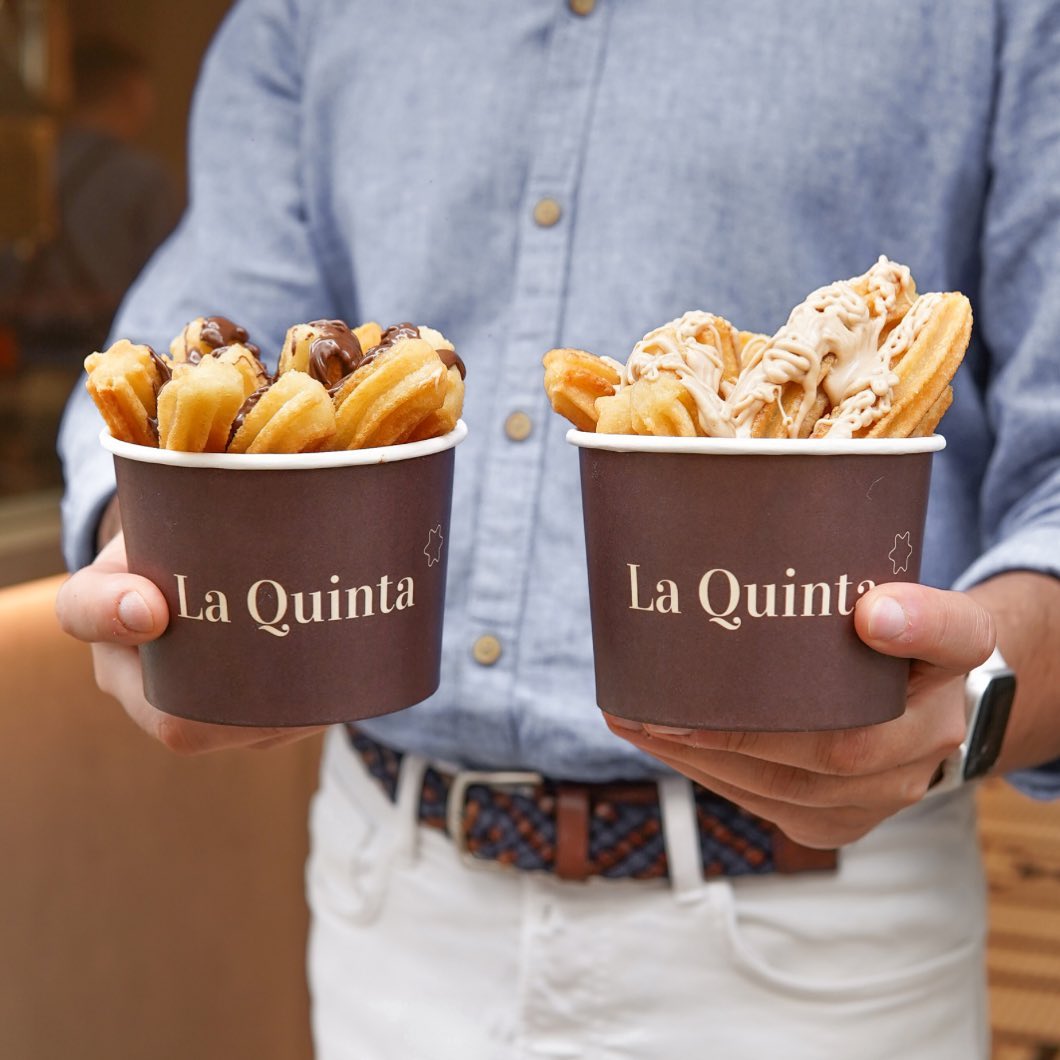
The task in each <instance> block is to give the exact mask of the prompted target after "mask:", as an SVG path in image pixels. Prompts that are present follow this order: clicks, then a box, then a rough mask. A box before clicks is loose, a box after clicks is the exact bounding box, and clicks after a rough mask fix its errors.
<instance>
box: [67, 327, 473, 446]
mask: <svg viewBox="0 0 1060 1060" xmlns="http://www.w3.org/2000/svg"><path fill="white" fill-rule="evenodd" d="M169 350H170V354H169V357H165V356H159V355H157V354H156V353H155V352H154V351H153V350H152V349H151V348H150V347H149V346H143V345H135V344H133V343H131V342H128V341H125V340H120V341H118V342H116V343H115V344H114V345H113V346H112V347H111V348H110V349H109V350H107V351H106V352H104V353H94V354H92V355H90V356H89V357H88V358H87V359H86V361H85V367H86V370H87V371H88V382H87V388H88V391H89V393H90V394H91V395H92V398H93V400H94V401H95V403H96V405H97V406H98V407H99V409H100V412H101V413H102V414H103V416H104V419H105V420H106V423H107V426H108V428H109V430H110V432H111V434H112V435H113V436H114V437H116V438H120V439H121V440H123V441H128V442H134V443H136V444H138V445H148V446H160V447H162V448H166V449H180V450H184V451H187V452H224V451H227V452H231V453H301V452H314V451H318V450H321V449H334V448H363V447H367V446H379V445H393V444H396V443H400V442H408V441H420V440H422V439H426V438H434V437H437V436H439V435H442V434H445V433H447V432H449V431H451V430H453V429H454V428H455V427H456V424H457V421H458V420H459V418H460V414H461V412H462V411H463V404H464V376H465V371H466V370H465V368H464V363H463V361H462V360H461V358H460V357H459V355H458V354H457V353H456V350H455V349H454V347H453V344H452V343H451V342H450V341H449V340H448V339H447V338H446V337H445V336H444V335H443V334H442V333H441V332H440V331H437V330H435V329H434V328H429V327H425V326H417V325H415V324H409V323H403V324H397V325H395V326H393V327H390V328H387V329H386V330H384V329H383V328H381V327H380V326H379V325H378V324H377V323H375V322H374V321H368V322H366V323H364V324H361V325H359V326H358V327H356V328H350V327H349V326H348V325H347V324H346V323H345V322H344V321H341V320H315V321H311V322H309V323H305V324H295V325H294V326H292V327H291V328H289V329H288V331H287V334H286V337H285V340H284V343H283V348H282V350H281V353H280V356H279V366H278V371H277V373H276V375H275V377H272V376H270V375H269V373H268V371H267V370H266V369H265V366H264V365H263V363H262V361H261V359H260V356H259V351H258V348H257V347H256V346H254V345H253V344H252V343H250V341H249V339H248V336H247V332H246V330H245V329H243V328H242V327H240V326H239V325H237V324H234V323H233V322H232V321H231V320H229V319H228V318H226V317H196V318H195V320H192V321H191V322H189V323H188V324H187V325H185V326H184V328H182V329H181V331H180V333H179V334H178V335H177V336H176V337H175V338H174V339H173V341H172V342H171V343H170V347H169Z"/></svg>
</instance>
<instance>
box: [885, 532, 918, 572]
mask: <svg viewBox="0 0 1060 1060" xmlns="http://www.w3.org/2000/svg"><path fill="white" fill-rule="evenodd" d="M909 536H910V531H908V530H906V532H905V533H904V534H895V535H894V548H892V549H891V551H890V552H888V553H887V558H888V559H889V560H890V561H891V566H892V567H893V568H894V573H895V574H902V573H904V572H905V571H907V570H908V569H909V560H910V559H911V558H912V556H913V546H912V545H911V544H910V542H909Z"/></svg>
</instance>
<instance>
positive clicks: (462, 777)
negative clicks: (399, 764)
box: [445, 769, 545, 870]
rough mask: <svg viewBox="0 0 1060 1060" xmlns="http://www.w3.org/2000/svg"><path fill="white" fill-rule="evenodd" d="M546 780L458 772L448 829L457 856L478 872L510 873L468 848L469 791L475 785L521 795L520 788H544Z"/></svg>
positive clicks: (452, 788) (452, 785)
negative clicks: (465, 816) (542, 786)
mask: <svg viewBox="0 0 1060 1060" xmlns="http://www.w3.org/2000/svg"><path fill="white" fill-rule="evenodd" d="M544 781H545V778H544V777H543V776H542V775H541V774H540V773H532V772H529V771H520V770H506V771H505V770H500V771H497V772H490V771H488V770H474V769H462V770H458V771H457V772H456V773H455V774H454V775H453V779H452V781H451V782H450V784H449V797H448V799H447V800H446V803H445V827H446V831H447V832H448V833H449V838H450V839H451V840H452V841H453V845H454V846H455V847H456V852H457V855H458V856H459V858H460V860H461V861H462V862H463V863H464V864H465V865H470V866H473V867H474V868H476V869H483V868H485V869H489V868H492V869H501V870H506V869H507V868H508V866H507V865H503V864H501V863H500V862H499V861H494V860H493V859H492V858H477V857H475V855H474V854H472V853H471V851H470V850H468V848H467V836H466V835H465V833H464V807H465V806H466V804H467V789H468V788H470V787H472V786H473V785H475V784H482V785H485V786H486V787H489V788H509V789H511V790H513V791H516V792H517V791H519V789H520V788H536V787H537V786H538V785H540V784H543V783H544Z"/></svg>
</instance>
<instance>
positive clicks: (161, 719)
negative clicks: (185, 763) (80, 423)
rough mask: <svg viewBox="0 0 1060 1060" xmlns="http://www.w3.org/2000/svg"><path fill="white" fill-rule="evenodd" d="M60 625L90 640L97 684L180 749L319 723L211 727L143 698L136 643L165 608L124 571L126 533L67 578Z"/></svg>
mask: <svg viewBox="0 0 1060 1060" xmlns="http://www.w3.org/2000/svg"><path fill="white" fill-rule="evenodd" d="M55 609H56V613H57V614H58V616H59V624H60V625H61V626H62V627H63V629H64V630H65V631H66V632H67V633H69V634H71V635H72V636H74V637H77V638H78V640H83V641H87V642H88V643H89V644H91V645H92V660H93V663H94V665H95V671H96V684H98V685H99V687H100V688H101V689H102V690H103V691H104V692H107V693H109V694H110V695H112V696H114V698H115V699H117V700H118V702H119V703H121V705H122V706H123V707H124V708H125V712H126V713H127V714H128V715H129V717H131V718H132V719H133V721H135V722H136V724H137V725H139V726H140V728H141V729H143V730H144V732H146V733H148V735H150V736H153V737H154V738H155V739H156V740H159V741H160V742H161V743H162V744H164V745H165V746H166V747H168V748H169V749H170V750H171V751H175V752H177V753H178V754H200V753H202V752H204V751H216V750H221V749H223V748H229V747H255V748H262V747H274V746H277V745H279V744H284V743H292V742H294V741H295V740H300V739H302V737H304V736H308V735H310V734H311V733H314V732H319V731H321V730H320V728H319V727H308V728H300V729H276V728H271V729H252V728H246V727H243V726H236V725H208V724H206V723H205V722H200V721H188V720H185V719H184V718H176V717H173V716H172V715H170V714H164V713H163V712H162V711H160V710H156V709H155V708H154V707H152V706H151V704H150V703H148V702H147V700H146V699H145V698H144V692H143V676H142V673H141V671H140V654H139V652H138V650H137V645H139V644H143V643H145V642H146V641H149V640H154V639H155V638H156V637H158V636H160V635H161V634H162V632H163V631H164V630H165V628H166V625H167V624H168V622H169V611H168V609H167V607H166V600H165V597H164V596H163V595H162V593H161V591H160V590H159V589H158V587H157V586H156V585H154V584H153V583H152V582H150V581H148V580H147V579H145V578H140V577H138V576H137V575H135V574H130V573H129V568H128V564H127V562H126V559H125V539H124V537H123V536H122V535H121V534H118V536H117V537H115V538H113V539H112V540H111V541H110V543H109V544H107V545H106V546H105V547H104V549H103V550H102V551H101V552H100V554H99V555H98V556H97V557H96V560H95V562H94V563H91V564H90V565H89V566H87V567H84V568H83V569H82V570H79V571H78V572H77V573H76V574H74V575H72V576H71V577H70V578H69V579H67V581H66V583H65V584H64V585H63V587H62V588H61V589H60V590H59V596H58V598H57V599H56V602H55Z"/></svg>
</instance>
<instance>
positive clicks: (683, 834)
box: [658, 776, 703, 902]
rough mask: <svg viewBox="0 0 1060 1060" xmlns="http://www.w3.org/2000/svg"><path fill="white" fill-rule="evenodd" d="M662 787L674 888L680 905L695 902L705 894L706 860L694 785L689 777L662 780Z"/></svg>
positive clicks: (661, 805) (663, 778)
mask: <svg viewBox="0 0 1060 1060" xmlns="http://www.w3.org/2000/svg"><path fill="white" fill-rule="evenodd" d="M658 785H659V809H660V811H661V816H662V826H663V842H664V843H665V844H666V860H667V862H668V864H669V867H670V885H671V886H672V887H673V890H674V895H675V896H676V898H677V900H678V901H685V902H687V901H693V900H694V899H696V898H698V897H699V895H700V894H701V893H702V890H703V857H702V855H701V854H700V850H699V828H698V827H697V825H696V800H695V797H694V795H693V793H692V782H691V781H690V780H687V779H685V777H678V776H673V777H661V778H660V779H659V781H658Z"/></svg>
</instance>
